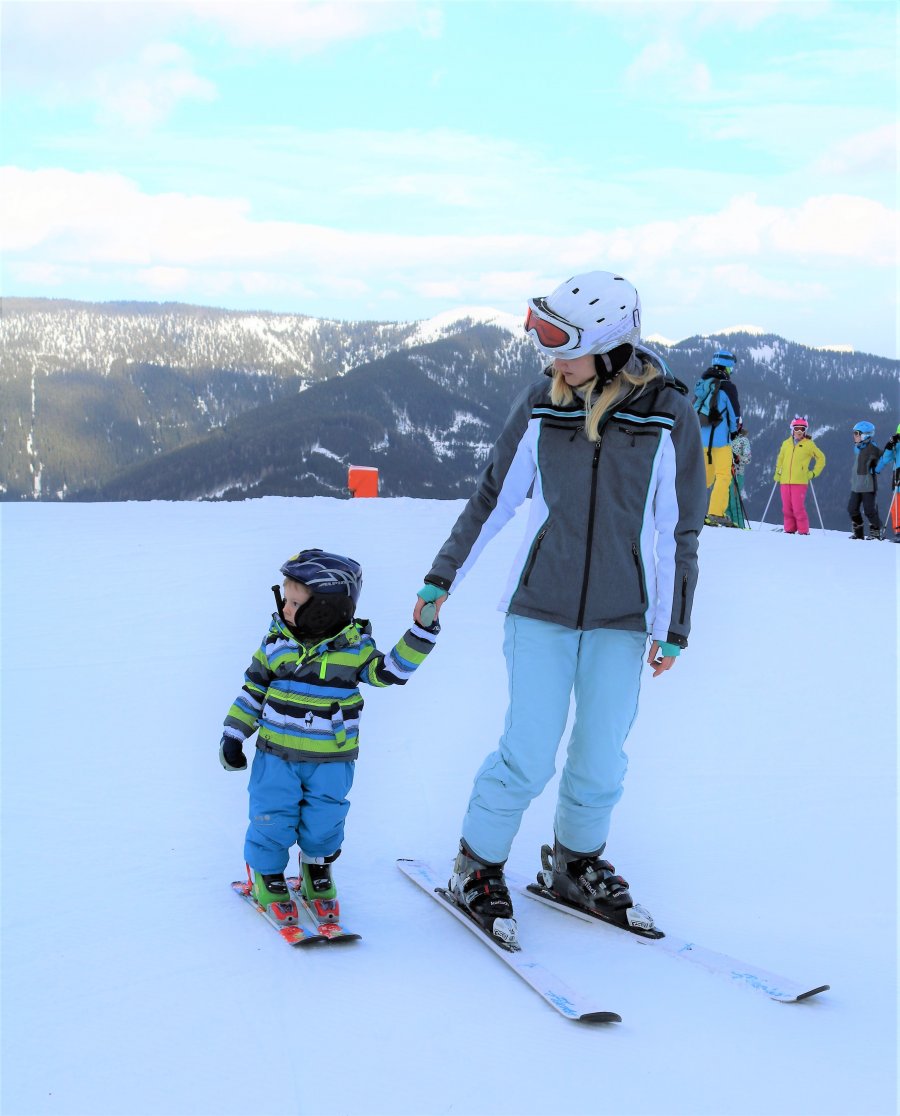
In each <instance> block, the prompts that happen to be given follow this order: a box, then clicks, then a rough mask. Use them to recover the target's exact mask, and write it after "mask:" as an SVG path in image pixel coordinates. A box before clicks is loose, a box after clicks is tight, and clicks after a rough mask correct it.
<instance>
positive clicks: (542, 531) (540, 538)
mask: <svg viewBox="0 0 900 1116" xmlns="http://www.w3.org/2000/svg"><path fill="white" fill-rule="evenodd" d="M546 534H547V526H546V524H545V525H544V526H543V527H542V528H541V529H540V531H538V533H537V538H536V539H535V540H534V547H533V548H532V551H531V557H530V558H529V559H528V565H527V566H526V567H525V575H524V577H523V578H522V584H523V585H527V584H528V579H529V578H530V577H531V571H532V570H533V569H534V563H535V562H536V561H537V556H538V551H539V550H540V549H541V543H542V542H543V541H544V535H546Z"/></svg>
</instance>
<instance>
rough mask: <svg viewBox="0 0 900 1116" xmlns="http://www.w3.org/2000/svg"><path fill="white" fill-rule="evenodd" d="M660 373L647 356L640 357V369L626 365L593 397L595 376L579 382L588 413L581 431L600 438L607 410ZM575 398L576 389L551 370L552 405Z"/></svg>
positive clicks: (598, 439)
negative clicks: (629, 367) (631, 369)
mask: <svg viewBox="0 0 900 1116" xmlns="http://www.w3.org/2000/svg"><path fill="white" fill-rule="evenodd" d="M658 375H659V369H658V368H654V366H653V365H652V364H651V363H650V361H648V360H642V361H641V370H640V372H630V371H629V370H628V367H627V366H626V367H625V368H623V369H622V371H621V372H620V373H619V374H618V375H617V376H616V378H615V379H614V380H611V381H610V382H609V383H608V384H606V385H605V387H603V389H602V390H601V391H600V394H599V395H598V396H597V397H596V399H595V398H594V392H595V391H596V390H597V377H596V376H594V378H593V379H592V380H588V382H587V383H586V384H584V385H583V386H582V388H581V389H580V391H582V392H583V393H584V406H585V410H586V411H587V415H586V416H585V420H584V432H585V434H586V435H587V436H588V439H589V440H590V441H592V442H599V441H600V433H599V431H600V421H601V419H602V418H603V416H604V415H605V414H606V412H607V411H611V410H612V409H613V407H615V405H616V404H617V403H618V402H619V401H620V400H622V399H624V398H625V396H626V395H628V394H629V393H630V391H631V389H632V388H633V387H643V386H644V384H647V383H649V382H650V381H651V380H652V379H653V378H654V377H655V376H658ZM574 398H575V392H574V391H573V390H572V389H571V388H570V387H569V385H568V384H567V383H566V381H565V380H564V379H563V375H562V373H561V372H557V371H554V373H553V383H552V385H551V387H550V400H551V402H552V403H553V404H554V406H557V407H559V406H561V405H565V404H568V403H571V402H572V400H573V399H574Z"/></svg>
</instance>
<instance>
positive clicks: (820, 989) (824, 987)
mask: <svg viewBox="0 0 900 1116" xmlns="http://www.w3.org/2000/svg"><path fill="white" fill-rule="evenodd" d="M830 988H831V985H830V984H820V985H819V987H818V988H811V989H810V990H809V991H808V992H801V993H800V995H799V996H798V997H797V999H796V1002H797V1003H798V1004H799V1003H800V1001H801V1000H808V999H810V998H811V997H812V996H818V994H819V993H820V992H827V991H828V990H829V989H830Z"/></svg>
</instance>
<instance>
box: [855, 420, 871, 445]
mask: <svg viewBox="0 0 900 1116" xmlns="http://www.w3.org/2000/svg"><path fill="white" fill-rule="evenodd" d="M853 433H854V434H859V436H860V441H861V442H869V441H871V440H872V438H873V437H874V435H875V426H874V425H873V424H872V423H871V422H866V421H865V419H863V421H862V422H858V423H857V424H856V426H854V427H853Z"/></svg>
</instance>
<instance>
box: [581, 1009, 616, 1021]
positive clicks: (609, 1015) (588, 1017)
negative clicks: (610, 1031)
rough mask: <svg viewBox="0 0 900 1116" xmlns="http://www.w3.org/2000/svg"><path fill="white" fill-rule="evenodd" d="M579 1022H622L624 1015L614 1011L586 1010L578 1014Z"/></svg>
mask: <svg viewBox="0 0 900 1116" xmlns="http://www.w3.org/2000/svg"><path fill="white" fill-rule="evenodd" d="M578 1022H579V1023H621V1022H622V1016H621V1015H616V1013H615V1012H614V1011H586V1012H585V1013H584V1015H579V1016H578Z"/></svg>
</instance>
